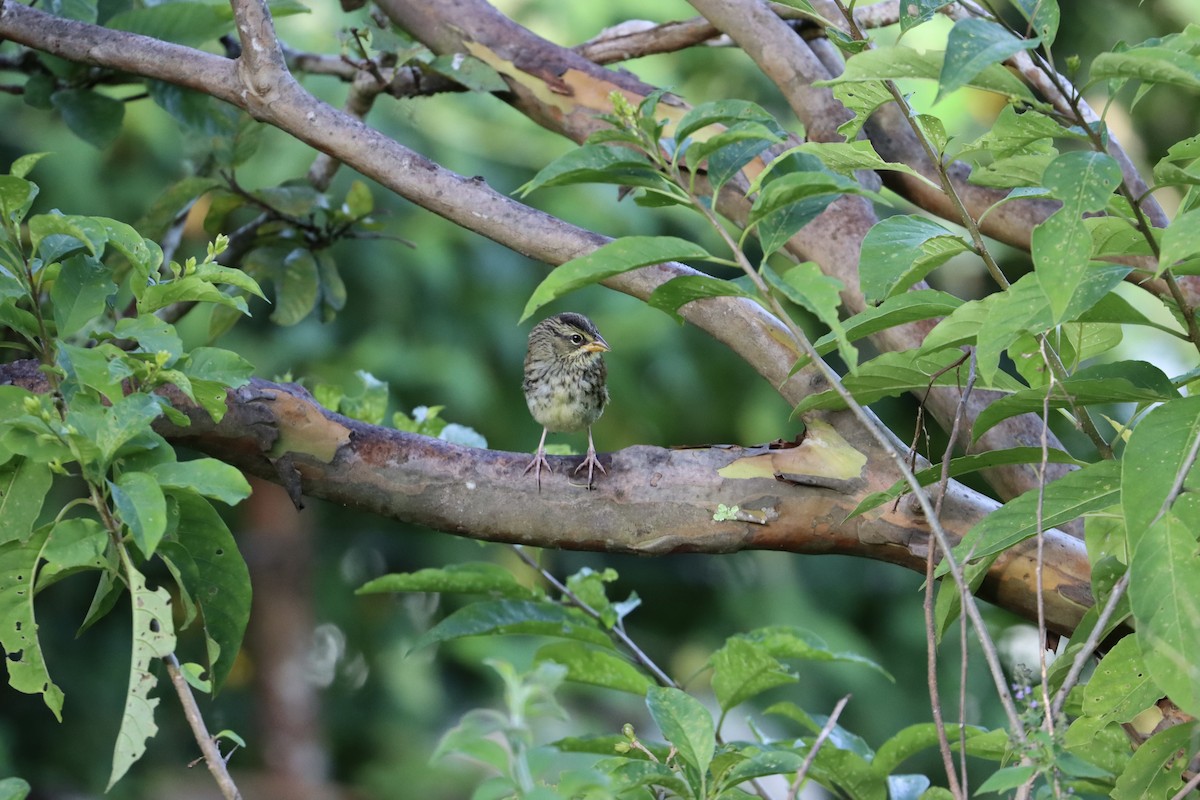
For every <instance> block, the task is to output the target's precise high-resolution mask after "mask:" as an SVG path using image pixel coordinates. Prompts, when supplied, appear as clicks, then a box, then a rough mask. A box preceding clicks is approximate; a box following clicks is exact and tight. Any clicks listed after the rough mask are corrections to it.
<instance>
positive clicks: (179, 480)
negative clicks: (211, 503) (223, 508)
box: [147, 458, 250, 506]
mask: <svg viewBox="0 0 1200 800" xmlns="http://www.w3.org/2000/svg"><path fill="white" fill-rule="evenodd" d="M147 472H148V473H149V474H150V476H151V477H152V478H153V479H154V480H155V481H157V482H158V485H159V486H161V487H162V488H164V489H190V490H191V491H193V492H195V493H196V494H198V495H200V496H201V497H210V498H212V499H213V500H220V501H221V502H222V503H225V504H226V505H231V506H235V505H237V504H238V503H240V502H241V501H243V500H245V499H246V498H247V497H249V496H250V483H249V482H248V481H247V480H246V477H245V476H244V475H243V474H242V471H241V470H239V469H238V468H237V467H233V466H230V465H229V464H226V463H225V462H223V461H218V460H216V459H215V458H197V459H195V460H193V461H169V462H166V463H162V464H155V465H154V466H152V467H151V468H150V469H149V470H147Z"/></svg>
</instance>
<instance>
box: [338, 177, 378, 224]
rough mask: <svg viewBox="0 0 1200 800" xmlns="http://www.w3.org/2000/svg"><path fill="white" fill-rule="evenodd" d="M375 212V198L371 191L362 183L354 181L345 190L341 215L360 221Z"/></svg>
mask: <svg viewBox="0 0 1200 800" xmlns="http://www.w3.org/2000/svg"><path fill="white" fill-rule="evenodd" d="M374 210H375V198H374V197H373V196H372V195H371V189H370V187H368V186H367V184H365V183H364V182H362V181H360V180H355V181H353V182H351V184H350V188H349V189H347V190H346V200H345V202H343V203H342V213H343V214H345V215H346V216H347V217H349V218H350V219H362V218H363V217H365V216H367V215H368V214H370V213H371V212H372V211H374Z"/></svg>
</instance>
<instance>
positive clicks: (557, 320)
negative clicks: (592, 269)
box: [522, 312, 610, 492]
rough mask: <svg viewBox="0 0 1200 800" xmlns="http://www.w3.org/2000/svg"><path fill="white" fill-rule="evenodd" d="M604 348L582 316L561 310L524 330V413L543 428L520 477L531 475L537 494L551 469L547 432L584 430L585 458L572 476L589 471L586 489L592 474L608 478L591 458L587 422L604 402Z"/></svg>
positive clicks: (605, 344) (589, 424) (593, 450)
mask: <svg viewBox="0 0 1200 800" xmlns="http://www.w3.org/2000/svg"><path fill="white" fill-rule="evenodd" d="M609 349H610V348H609V346H608V342H606V341H604V337H603V336H601V335H600V331H598V330H596V326H595V325H593V324H592V321H591V320H590V319H588V318H587V317H585V316H583V315H582V314H574V313H571V312H566V313H564V314H556V315H555V316H553V317H547V318H546V319H544V320H542V321H541V322H539V323H538V324H537V325H534V326H533V330H531V331H530V332H529V351H528V352H527V353H526V354H525V403H526V404H527V405H528V406H529V413H530V414H532V415H533V418H534V419H535V420H537V422H538V423H540V424H541V426H542V439H541V441H539V442H538V449H537V453H536V454H534V456H533V461H530V462H529V466H528V467H526V468H525V472H524V473H522V474H524V475H528V474H529V470H533V471H534V472H533V474H534V476H535V477H536V478H537V485H538V491H539V492H540V491H541V490H542V467H545V468H546V470H547V471H550V469H551V468H550V463H549V462H548V461H546V434H547V433H548V432H550V431H554V432H556V433H570V432H573V431H580V430H583V429H584V428H587V432H588V449H587V456H586V457H585V458H584V459H583V462H582V463H580V465H579V466H577V467H576V468H575V473H578V472H579V471H580V470H581V469H583V468H584V467H585V466H586V467H587V468H588V483H587V485H588V488H589V489H590V488H592V474H593V472H594V470H596V469H599V470H600V471H601V472H603V473H604V474H605V475H607V474H608V472H607V471H606V470H605V469H604V466H603V465H602V464H601V463H600V461H599V460H598V459H597V458H596V446H595V445H594V444H593V443H592V423H594V422H595V421H596V420H598V419H600V415H601V414H602V413H604V406H605V405H606V404H607V403H608V387H607V386H605V385H604V381H605V379H606V378H607V377H608V368H607V367H605V366H604V357H603V356H602V355H601V353H604V352H607V351H608V350H609ZM575 473H572V474H575Z"/></svg>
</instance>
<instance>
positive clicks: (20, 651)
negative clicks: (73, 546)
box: [0, 526, 63, 722]
mask: <svg viewBox="0 0 1200 800" xmlns="http://www.w3.org/2000/svg"><path fill="white" fill-rule="evenodd" d="M49 533H50V527H49V526H45V527H43V528H41V529H40V530H38V531H37V532H35V533H34V534H33V535H32V536H31V537H29V539H28V540H27V541H25V542H19V541H12V542H8V543H7V544H3V545H0V648H2V649H3V651H4V656H5V666H6V668H7V670H8V685H9V686H11V687H12V688H14V689H16V690H17V691H18V692H24V693H25V694H40V695H41V696H42V700H43V701H44V702H45V703H46V707H47V708H49V709H50V711H51V712H52V713H53V714H54V716H55V718H56V719H58V721H59V722H61V721H62V705H63V693H62V689H60V688H58V686H57V685H56V684H55V683H54V681H52V680H50V673H49V672H48V671H47V670H46V661H45V658H44V657H43V655H42V646H41V644H40V643H39V641H38V635H37V630H38V625H37V621H36V619H35V617H34V612H33V586H34V578H35V576H36V574H37V566H38V560H39V558H40V553H41V551H42V546H43V545H44V544H45V543H46V538H47V536H48V535H49Z"/></svg>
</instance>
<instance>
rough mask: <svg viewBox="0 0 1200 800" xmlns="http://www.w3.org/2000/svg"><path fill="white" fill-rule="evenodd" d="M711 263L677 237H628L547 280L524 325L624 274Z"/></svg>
mask: <svg viewBox="0 0 1200 800" xmlns="http://www.w3.org/2000/svg"><path fill="white" fill-rule="evenodd" d="M689 258H690V259H711V258H712V256H711V255H709V253H708V251H707V250H705V249H704V248H703V247H701V246H700V245H698V244H695V243H693V242H689V241H687V240H686V239H678V238H675V237H673V236H626V237H624V238H622V239H617V240H615V241H612V242H609V243H608V244H606V245H604V246H602V247H599V248H597V249H595V250H593V251H592V252H590V253H588V254H587V255H585V256H580V257H579V258H573V259H571V260H570V261H568V262H566V263H565V264H563V265H561V266H559V267H558V268H556V269H555V270H554V271H553V272H551V273H550V274H549V275H547V276H546V279H545V280H543V281H542V282H541V283H540V284H539V285H538V287H537V288H536V289H534V290H533V294H532V295H531V296H530V298H529V302H527V303H526V304H525V310H524V311H523V312H521V320H520V321H521V322H524V321H525V320H527V319H529V317H530V315H532V314H533V312H534V311H537V310H538V309H539V308H541V307H542V306H544V305H546V304H547V303H549V302H552V301H553V300H556V299H558V298H559V297H562V296H563V295H564V294H566V293H567V292H571V291H574V290H575V289H579V288H582V287H584V286H588V285H590V284H593V283H598V282H600V281H602V280H604V279H606V278H611V277H612V276H614V275H620V274H621V273H622V272H628V271H630V270H632V269H637V268H638V267H644V266H647V265H650V264H662V263H665V262H667V261H677V260H680V259H689Z"/></svg>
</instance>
